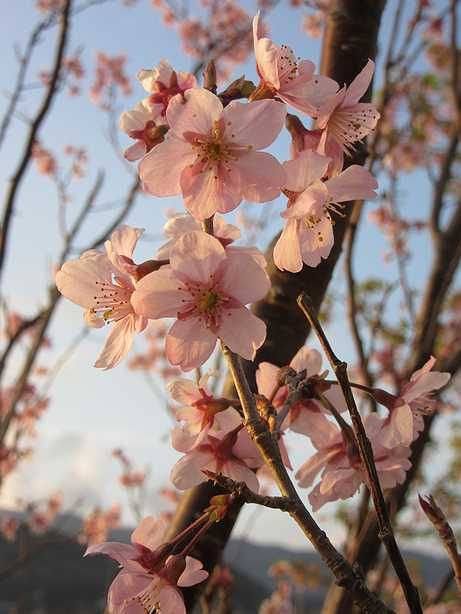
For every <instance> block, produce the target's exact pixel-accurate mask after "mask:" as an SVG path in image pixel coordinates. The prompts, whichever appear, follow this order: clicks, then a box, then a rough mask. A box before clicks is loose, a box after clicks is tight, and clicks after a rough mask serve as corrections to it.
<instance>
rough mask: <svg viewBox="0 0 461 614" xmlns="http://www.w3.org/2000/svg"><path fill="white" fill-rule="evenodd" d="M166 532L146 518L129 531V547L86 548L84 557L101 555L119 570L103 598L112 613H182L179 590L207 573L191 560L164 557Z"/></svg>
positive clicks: (111, 544) (108, 544)
mask: <svg viewBox="0 0 461 614" xmlns="http://www.w3.org/2000/svg"><path fill="white" fill-rule="evenodd" d="M166 530H167V525H166V523H165V522H164V521H163V520H161V519H158V520H157V519H155V518H154V517H153V516H149V517H147V518H144V520H142V521H141V523H140V524H139V525H138V527H137V528H136V529H135V530H134V531H133V533H132V535H131V544H123V543H118V542H106V543H102V544H97V545H94V546H90V547H89V548H88V549H87V551H86V553H85V556H86V555H94V554H105V555H107V556H109V557H110V558H112V559H113V560H114V561H116V562H117V563H118V564H119V565H120V567H121V571H120V572H119V573H118V575H117V576H116V577H115V580H114V581H113V582H112V584H111V586H110V588H109V592H108V596H107V606H108V609H109V611H110V612H112V613H113V614H127V613H128V612H129V613H130V614H146V612H149V613H152V612H156V611H161V612H162V613H165V614H186V608H185V606H184V599H183V597H182V594H181V591H180V587H186V586H193V585H195V584H199V583H200V582H203V581H204V580H205V579H206V578H207V577H208V572H207V571H205V570H204V569H203V567H202V563H201V562H200V561H199V560H197V559H194V558H192V557H189V556H186V557H185V559H184V558H183V557H178V556H176V557H173V556H167V555H166V556H165V549H164V548H162V541H163V537H164V535H165V534H166ZM181 559H182V560H181Z"/></svg>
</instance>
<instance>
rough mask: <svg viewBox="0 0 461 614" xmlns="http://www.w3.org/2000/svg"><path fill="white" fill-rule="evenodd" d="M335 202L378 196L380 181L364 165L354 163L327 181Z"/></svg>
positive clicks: (331, 196) (326, 183)
mask: <svg viewBox="0 0 461 614" xmlns="http://www.w3.org/2000/svg"><path fill="white" fill-rule="evenodd" d="M325 185H326V187H327V189H328V192H329V193H330V198H331V200H332V201H333V202H337V203H341V202H345V201H349V200H356V199H360V200H362V199H363V200H365V199H369V198H376V193H375V190H376V188H377V187H378V182H377V181H376V179H375V178H374V177H373V175H372V174H371V173H370V172H369V171H367V169H366V168H363V166H358V165H357V164H353V165H352V166H349V168H347V169H346V170H345V171H343V172H342V173H341V174H340V175H337V176H336V177H332V178H331V179H328V181H326V182H325Z"/></svg>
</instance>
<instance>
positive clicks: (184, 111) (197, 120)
mask: <svg viewBox="0 0 461 614" xmlns="http://www.w3.org/2000/svg"><path fill="white" fill-rule="evenodd" d="M222 110H223V106H222V102H221V101H220V100H219V98H218V97H217V96H215V95H214V94H212V93H211V92H209V91H208V90H205V89H202V88H194V89H190V90H188V91H187V92H186V93H185V94H184V99H183V97H182V96H181V95H178V96H175V97H174V98H172V100H171V101H170V103H169V105H168V109H167V111H166V119H167V122H168V125H169V126H170V131H171V132H172V134H174V135H175V136H176V137H178V138H181V139H182V138H185V136H184V135H186V137H187V133H194V134H199V135H204V136H208V135H209V134H211V131H212V129H213V124H214V122H216V121H218V120H219V119H220V117H221V113H222Z"/></svg>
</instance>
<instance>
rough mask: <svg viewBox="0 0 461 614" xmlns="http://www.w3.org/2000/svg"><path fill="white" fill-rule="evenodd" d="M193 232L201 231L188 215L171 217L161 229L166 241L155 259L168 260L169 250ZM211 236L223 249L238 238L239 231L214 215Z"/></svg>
mask: <svg viewBox="0 0 461 614" xmlns="http://www.w3.org/2000/svg"><path fill="white" fill-rule="evenodd" d="M194 230H201V226H200V224H199V222H197V220H196V219H195V218H193V217H192V216H191V215H190V214H189V213H179V214H177V215H173V216H171V217H170V219H169V220H168V221H167V223H166V224H165V226H164V227H163V233H164V235H165V236H166V238H167V239H168V241H167V242H166V243H164V244H163V245H162V246H161V247H159V249H158V251H157V253H156V254H155V257H156V259H157V260H167V259H169V257H170V250H171V248H172V247H173V245H174V244H175V243H176V241H177V240H178V239H179V238H180V237H182V235H184V234H186V232H193V231H194ZM213 236H214V237H215V238H216V239H218V241H219V242H220V243H221V245H222V246H223V247H227V246H228V245H230V244H231V243H233V242H234V241H237V239H239V238H240V229H239V228H238V227H237V226H234V225H233V224H228V223H227V222H225V221H224V218H223V217H222V216H221V215H215V216H214V217H213Z"/></svg>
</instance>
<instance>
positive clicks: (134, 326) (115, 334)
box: [94, 314, 139, 370]
mask: <svg viewBox="0 0 461 614" xmlns="http://www.w3.org/2000/svg"><path fill="white" fill-rule="evenodd" d="M138 328H139V318H138V317H136V316H135V315H134V314H130V315H127V316H125V317H124V318H122V319H121V320H118V322H114V323H113V324H112V325H111V331H110V333H109V335H108V337H107V339H106V343H105V345H104V347H103V349H102V351H101V353H100V354H99V356H98V358H97V360H96V362H95V363H94V366H95V367H96V368H98V369H105V370H107V369H112V368H113V367H115V366H117V365H118V363H119V362H120V361H121V360H122V358H124V357H125V356H126V355H127V354H128V352H129V351H130V349H131V346H132V345H133V338H134V336H135V334H136V333H137V332H139V331H138Z"/></svg>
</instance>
